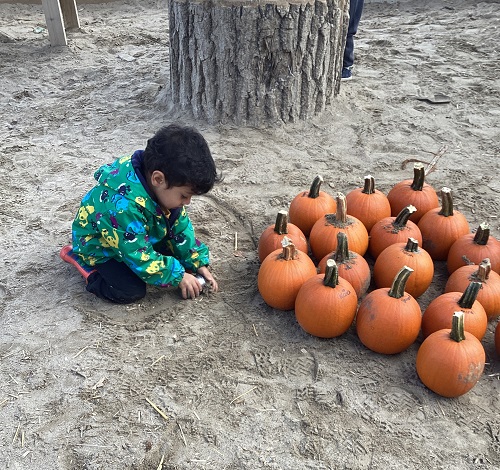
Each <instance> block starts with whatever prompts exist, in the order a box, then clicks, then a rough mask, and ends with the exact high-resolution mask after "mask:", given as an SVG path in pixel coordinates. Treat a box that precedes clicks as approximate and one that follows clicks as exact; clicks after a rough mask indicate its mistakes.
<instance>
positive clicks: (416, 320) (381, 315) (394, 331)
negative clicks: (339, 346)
mask: <svg viewBox="0 0 500 470" xmlns="http://www.w3.org/2000/svg"><path fill="white" fill-rule="evenodd" d="M412 271H413V270H412V269H411V268H409V267H408V266H404V267H403V268H401V270H400V271H399V272H398V274H397V275H396V276H395V278H394V282H393V283H392V286H391V287H390V288H387V287H382V288H380V289H376V290H373V291H372V292H370V293H368V294H367V295H366V296H365V298H364V299H363V300H362V301H361V303H360V305H359V309H358V314H357V317H356V332H357V334H358V337H359V339H360V341H361V342H362V343H363V344H364V345H365V346H366V347H367V348H368V349H371V350H372V351H375V352H378V353H381V354H397V353H400V352H402V351H404V350H406V349H408V348H409V347H410V345H411V344H413V343H414V342H415V340H416V339H417V336H418V334H419V333H420V325H421V317H422V312H421V310H420V306H419V304H418V302H417V301H416V300H415V299H414V298H413V297H412V296H411V295H410V294H408V293H407V292H405V284H406V281H407V279H408V277H409V275H410V274H411V273H412Z"/></svg>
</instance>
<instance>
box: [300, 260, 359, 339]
mask: <svg viewBox="0 0 500 470" xmlns="http://www.w3.org/2000/svg"><path fill="white" fill-rule="evenodd" d="M357 307H358V298H357V296H356V292H355V291H354V288H353V287H352V286H351V284H349V282H347V281H346V280H345V279H343V278H341V277H339V273H338V269H337V264H336V263H335V261H334V260H328V262H327V265H326V271H325V273H324V274H318V275H316V276H314V277H312V278H310V279H308V280H307V281H306V282H304V284H303V285H302V287H301V288H300V290H299V293H298V294H297V299H296V300H295V317H296V319H297V321H298V323H299V325H300V326H301V327H302V328H303V329H304V330H305V331H306V332H307V333H309V334H311V335H314V336H318V337H320V338H334V337H335V336H340V335H341V334H343V333H345V332H346V331H347V330H348V329H349V327H350V326H351V324H352V322H353V320H354V316H355V315H356V309H357Z"/></svg>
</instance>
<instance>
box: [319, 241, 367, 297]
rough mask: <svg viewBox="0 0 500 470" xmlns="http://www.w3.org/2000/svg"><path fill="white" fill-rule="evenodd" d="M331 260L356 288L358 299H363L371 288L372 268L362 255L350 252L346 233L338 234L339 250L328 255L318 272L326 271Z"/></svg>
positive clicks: (341, 275)
mask: <svg viewBox="0 0 500 470" xmlns="http://www.w3.org/2000/svg"><path fill="white" fill-rule="evenodd" d="M329 259H333V260H335V262H336V263H337V267H338V271H339V276H340V277H342V278H344V279H345V280H346V281H348V282H349V284H351V285H352V287H354V290H355V291H356V295H357V296H358V299H360V298H361V297H363V295H365V294H366V291H367V290H368V288H369V287H370V281H371V273H370V266H369V265H368V263H367V261H366V260H365V259H364V258H363V257H362V256H361V255H360V254H358V253H355V252H354V251H351V250H349V243H348V241H347V235H346V234H345V233H344V232H339V233H337V248H336V249H335V251H332V252H331V253H329V254H327V255H326V256H325V257H324V258H323V259H322V260H321V261H320V262H319V263H318V270H319V272H320V273H324V272H325V271H326V264H327V262H328V260H329Z"/></svg>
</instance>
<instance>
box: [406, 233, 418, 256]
mask: <svg viewBox="0 0 500 470" xmlns="http://www.w3.org/2000/svg"><path fill="white" fill-rule="evenodd" d="M405 251H409V252H410V253H418V240H416V239H415V238H411V237H409V238H408V241H407V242H406V246H405Z"/></svg>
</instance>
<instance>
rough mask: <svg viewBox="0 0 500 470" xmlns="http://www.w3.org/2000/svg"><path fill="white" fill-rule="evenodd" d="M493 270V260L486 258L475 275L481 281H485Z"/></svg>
mask: <svg viewBox="0 0 500 470" xmlns="http://www.w3.org/2000/svg"><path fill="white" fill-rule="evenodd" d="M490 272H491V262H490V259H489V258H484V259H483V261H481V263H479V266H478V267H477V271H476V272H475V273H474V277H475V278H477V279H478V280H479V281H480V282H484V281H486V280H488V278H489V277H490Z"/></svg>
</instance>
